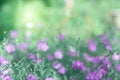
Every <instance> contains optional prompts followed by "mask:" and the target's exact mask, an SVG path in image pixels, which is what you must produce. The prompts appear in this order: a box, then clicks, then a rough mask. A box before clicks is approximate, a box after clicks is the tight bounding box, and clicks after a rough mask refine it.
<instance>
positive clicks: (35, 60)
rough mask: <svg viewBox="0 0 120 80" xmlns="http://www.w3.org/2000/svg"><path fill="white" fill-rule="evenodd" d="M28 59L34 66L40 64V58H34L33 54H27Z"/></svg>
mask: <svg viewBox="0 0 120 80" xmlns="http://www.w3.org/2000/svg"><path fill="white" fill-rule="evenodd" d="M27 57H28V59H30V60H32V61H33V62H35V63H36V64H39V63H41V62H42V58H40V57H36V56H35V55H34V54H28V56H27Z"/></svg>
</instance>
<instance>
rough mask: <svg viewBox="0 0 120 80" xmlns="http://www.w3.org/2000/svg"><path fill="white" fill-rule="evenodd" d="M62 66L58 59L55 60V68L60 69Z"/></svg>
mask: <svg viewBox="0 0 120 80" xmlns="http://www.w3.org/2000/svg"><path fill="white" fill-rule="evenodd" d="M61 66H62V64H61V63H60V62H58V61H55V62H53V68H54V69H59V68H60V67H61Z"/></svg>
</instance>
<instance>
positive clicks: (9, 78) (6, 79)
mask: <svg viewBox="0 0 120 80" xmlns="http://www.w3.org/2000/svg"><path fill="white" fill-rule="evenodd" d="M3 80H12V77H11V76H9V75H7V76H6V75H5V76H4V78H3Z"/></svg>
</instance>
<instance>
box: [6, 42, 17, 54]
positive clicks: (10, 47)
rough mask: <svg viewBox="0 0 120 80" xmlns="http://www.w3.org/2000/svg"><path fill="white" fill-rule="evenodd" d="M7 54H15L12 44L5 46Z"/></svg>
mask: <svg viewBox="0 0 120 80" xmlns="http://www.w3.org/2000/svg"><path fill="white" fill-rule="evenodd" d="M5 50H6V51H7V53H13V52H15V46H14V45H13V44H7V46H6V49H5Z"/></svg>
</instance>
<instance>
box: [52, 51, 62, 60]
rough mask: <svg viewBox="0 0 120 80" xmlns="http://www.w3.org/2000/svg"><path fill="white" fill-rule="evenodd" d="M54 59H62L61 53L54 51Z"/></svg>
mask: <svg viewBox="0 0 120 80" xmlns="http://www.w3.org/2000/svg"><path fill="white" fill-rule="evenodd" d="M54 56H55V58H57V59H62V58H63V53H62V52H61V51H56V52H55V53H54Z"/></svg>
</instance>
